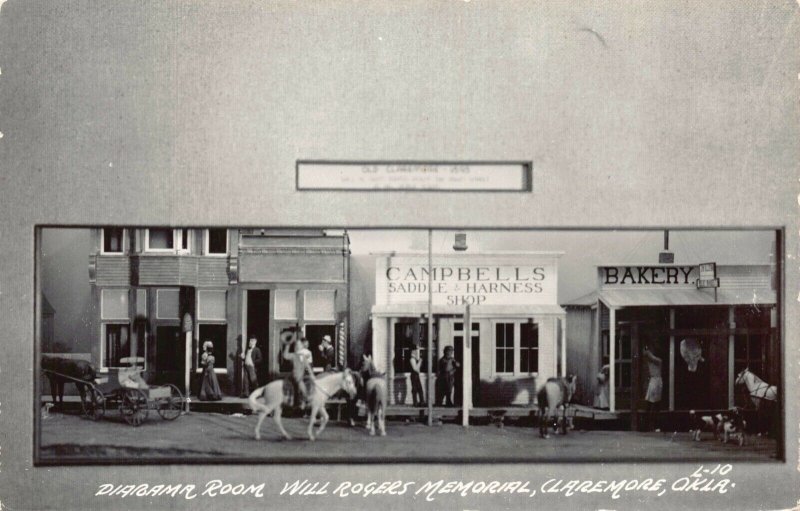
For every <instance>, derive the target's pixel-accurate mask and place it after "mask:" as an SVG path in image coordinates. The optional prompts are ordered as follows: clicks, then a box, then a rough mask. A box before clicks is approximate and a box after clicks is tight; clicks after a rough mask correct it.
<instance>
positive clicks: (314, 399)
mask: <svg viewBox="0 0 800 511" xmlns="http://www.w3.org/2000/svg"><path fill="white" fill-rule="evenodd" d="M284 384H285V382H284V380H283V379H279V380H275V381H273V382H270V383H268V384H266V385H264V386H263V387H259V388H257V389H256V390H255V391H253V393H252V394H250V397H248V398H247V400H248V402H249V404H250V408H251V409H252V410H253V411H256V412H258V423H257V424H256V440H260V439H261V423H262V422H264V419H265V418H266V417H267V415H269V413H270V412H273V418H274V419H275V424H277V425H278V429H279V430H280V432H281V434H282V435H283V437H284V438H285V439H287V440H291V439H292V437H291V435H289V433H287V432H286V430H285V429H284V428H283V424H282V423H281V414H282V412H283V410H282V408H283V406H284V405H288V404H289V403H290V402H291V396H290V395H288V394H287V393H285V392H284ZM340 390H344V391H345V392H347V394H348V395H349V396H350V397H351V398H352V397H353V396H355V395H356V384H355V380H353V374H352V373H351V372H350V370H349V369H345V370H344V372H336V373H325V374H323V375H322V376H320V377H319V378H317V379H316V380H314V385H313V386H312V387H311V388H309V389H308V403H309V405H310V406H311V416H310V417H309V422H308V439H309V440H312V441H313V440H314V439H315V437H316V436H318V435H319V434H321V433H322V431H323V430H324V429H325V425H326V424H327V423H328V411H327V410H325V403H326V402H327V401H328V399H330V398H331V397H332V396H333V395H334V394H336V393H337V392H339V391H340ZM318 415H319V416H321V421H320V425H319V429H318V430H317V433H316V435H315V434H314V424H315V423H316V420H317V416H318Z"/></svg>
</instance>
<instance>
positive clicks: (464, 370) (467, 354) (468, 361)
mask: <svg viewBox="0 0 800 511" xmlns="http://www.w3.org/2000/svg"><path fill="white" fill-rule="evenodd" d="M471 321H472V318H471V316H470V310H469V305H467V310H466V313H465V314H464V342H463V343H462V345H461V346H462V350H461V352H462V353H463V356H462V357H461V364H462V367H461V376H462V381H461V402H462V406H463V410H462V412H461V413H462V417H461V425H462V426H464V427H467V426H469V409H470V408H471V407H472V323H471Z"/></svg>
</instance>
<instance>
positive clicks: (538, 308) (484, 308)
mask: <svg viewBox="0 0 800 511" xmlns="http://www.w3.org/2000/svg"><path fill="white" fill-rule="evenodd" d="M465 310H466V307H465V306H464V305H434V306H433V314H434V315H449V316H461V315H463V314H464V312H465ZM372 314H373V315H374V316H387V317H398V318H400V317H418V316H422V315H426V314H428V305H427V304H425V303H394V304H387V305H374V306H373V307H372ZM470 314H471V315H472V317H473V318H500V317H521V318H528V317H532V316H541V315H548V314H550V315H559V316H563V315H564V314H566V311H565V310H564V309H563V308H561V306H559V305H473V306H472V307H470Z"/></svg>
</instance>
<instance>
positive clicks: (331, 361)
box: [319, 335, 336, 371]
mask: <svg viewBox="0 0 800 511" xmlns="http://www.w3.org/2000/svg"><path fill="white" fill-rule="evenodd" d="M319 351H320V352H321V355H322V365H323V367H324V368H325V371H330V370H331V369H333V367H334V366H335V365H336V353H335V350H334V349H333V343H331V336H330V335H325V336H323V337H322V342H321V343H320V344H319Z"/></svg>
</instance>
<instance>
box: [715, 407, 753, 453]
mask: <svg viewBox="0 0 800 511" xmlns="http://www.w3.org/2000/svg"><path fill="white" fill-rule="evenodd" d="M746 428H747V421H745V420H744V417H742V413H741V411H740V410H739V408H737V407H734V408H731V409H730V411H729V412H728V413H727V414H725V415H724V419H723V421H722V424H721V425H720V429H721V434H720V437H721V438H720V441H722V443H724V444H727V443H728V442H734V443H737V444H739V447H741V446H743V445H745V444H746V443H747V434H746V433H745V430H746Z"/></svg>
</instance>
